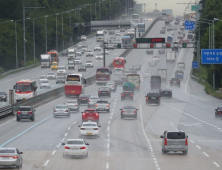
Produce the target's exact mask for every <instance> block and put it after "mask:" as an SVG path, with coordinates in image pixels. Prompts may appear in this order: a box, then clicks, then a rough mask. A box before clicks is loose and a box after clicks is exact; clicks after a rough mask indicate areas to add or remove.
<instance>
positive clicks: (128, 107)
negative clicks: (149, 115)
mask: <svg viewBox="0 0 222 170" xmlns="http://www.w3.org/2000/svg"><path fill="white" fill-rule="evenodd" d="M123 109H135V108H134V107H133V106H124V107H123Z"/></svg>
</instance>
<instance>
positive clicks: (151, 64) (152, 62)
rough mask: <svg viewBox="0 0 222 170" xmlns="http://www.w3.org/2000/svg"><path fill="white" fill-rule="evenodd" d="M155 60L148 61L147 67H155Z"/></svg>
mask: <svg viewBox="0 0 222 170" xmlns="http://www.w3.org/2000/svg"><path fill="white" fill-rule="evenodd" d="M156 64H157V60H151V61H149V66H156Z"/></svg>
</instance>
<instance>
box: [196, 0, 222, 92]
mask: <svg viewBox="0 0 222 170" xmlns="http://www.w3.org/2000/svg"><path fill="white" fill-rule="evenodd" d="M200 2H201V4H203V9H202V10H201V11H200V12H201V18H205V19H209V20H213V19H214V18H218V19H222V17H221V16H222V1H221V0H202V1H200ZM214 24H215V25H214V27H215V28H214V29H215V49H222V21H215V22H214ZM208 27H209V25H208V24H201V27H200V28H201V37H200V38H201V49H208V48H209V45H208V44H209V41H208V37H209V32H208V31H209V29H208ZM203 67H204V68H205V69H206V70H207V80H206V81H207V82H208V83H209V84H210V85H211V86H212V85H213V73H215V87H216V89H218V88H220V87H222V66H221V64H219V65H218V64H217V65H203Z"/></svg>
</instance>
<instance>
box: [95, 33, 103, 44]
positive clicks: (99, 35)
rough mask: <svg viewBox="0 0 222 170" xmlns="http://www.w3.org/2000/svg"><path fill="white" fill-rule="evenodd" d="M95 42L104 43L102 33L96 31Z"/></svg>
mask: <svg viewBox="0 0 222 170" xmlns="http://www.w3.org/2000/svg"><path fill="white" fill-rule="evenodd" d="M96 41H97V42H99V41H102V42H103V41H104V31H97V32H96Z"/></svg>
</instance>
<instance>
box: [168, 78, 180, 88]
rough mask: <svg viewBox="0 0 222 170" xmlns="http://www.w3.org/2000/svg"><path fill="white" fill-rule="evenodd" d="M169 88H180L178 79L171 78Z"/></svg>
mask: <svg viewBox="0 0 222 170" xmlns="http://www.w3.org/2000/svg"><path fill="white" fill-rule="evenodd" d="M170 86H178V87H180V79H179V78H172V79H171V80H170Z"/></svg>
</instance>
